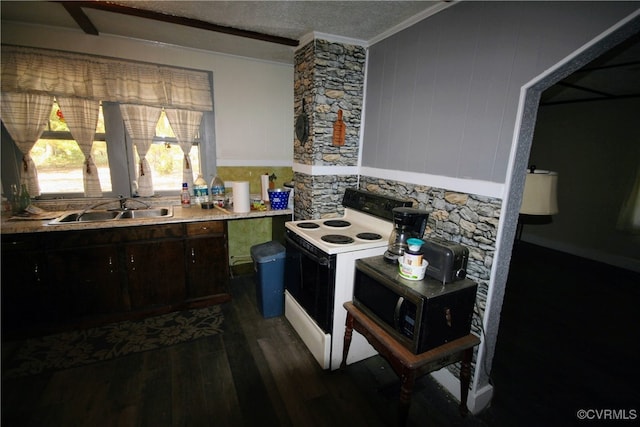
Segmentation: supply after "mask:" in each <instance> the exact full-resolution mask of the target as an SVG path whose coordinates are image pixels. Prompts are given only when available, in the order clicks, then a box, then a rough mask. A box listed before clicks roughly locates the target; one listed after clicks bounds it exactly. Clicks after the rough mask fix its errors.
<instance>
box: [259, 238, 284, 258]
mask: <svg viewBox="0 0 640 427" xmlns="http://www.w3.org/2000/svg"><path fill="white" fill-rule="evenodd" d="M285 255H286V249H285V248H284V246H282V244H281V243H280V242H277V241H275V240H272V241H270V242H266V243H260V244H259V245H254V246H251V258H253V260H254V261H255V262H257V263H264V262H269V261H275V260H277V259H282V258H284V257H285Z"/></svg>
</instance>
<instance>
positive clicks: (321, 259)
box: [285, 236, 330, 266]
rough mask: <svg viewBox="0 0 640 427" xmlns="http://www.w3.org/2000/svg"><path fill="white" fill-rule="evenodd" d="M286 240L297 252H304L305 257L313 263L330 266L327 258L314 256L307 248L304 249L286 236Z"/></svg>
mask: <svg viewBox="0 0 640 427" xmlns="http://www.w3.org/2000/svg"><path fill="white" fill-rule="evenodd" d="M285 239H286V240H287V243H289V244H291V246H293V247H295V248H296V249H297V250H299V251H300V252H302V253H303V254H304V255H305V256H307V257H309V258H311V259H312V260H313V262H315V263H317V264H320V265H322V266H327V265H329V264H330V262H329V259H328V258H327V257H318V256H316V255H314V254H312V253H311V252H309V251H308V250H306V249H305V248H303V247H302V246H300V245H299V244H297V243H296V242H294V241H293V240H291V239H290V238H289V236H285Z"/></svg>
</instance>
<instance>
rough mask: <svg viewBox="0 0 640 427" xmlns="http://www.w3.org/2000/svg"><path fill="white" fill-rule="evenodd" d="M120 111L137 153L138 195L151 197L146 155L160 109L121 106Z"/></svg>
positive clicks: (151, 183) (149, 173) (150, 179)
mask: <svg viewBox="0 0 640 427" xmlns="http://www.w3.org/2000/svg"><path fill="white" fill-rule="evenodd" d="M120 111H121V112H122V118H123V120H124V125H125V127H126V129H127V132H128V133H129V136H130V137H131V140H132V141H133V144H134V145H135V147H136V150H137V151H138V157H140V163H139V165H138V195H140V196H141V197H151V196H153V178H152V176H151V168H150V167H149V162H147V159H146V155H147V152H148V151H149V147H151V144H152V142H153V137H154V136H155V134H156V125H157V124H158V120H159V119H160V113H162V109H161V108H157V107H149V106H145V105H132V104H121V105H120Z"/></svg>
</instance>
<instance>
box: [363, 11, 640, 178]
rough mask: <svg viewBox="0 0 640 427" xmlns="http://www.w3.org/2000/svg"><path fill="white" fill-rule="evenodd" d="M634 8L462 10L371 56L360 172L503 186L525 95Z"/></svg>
mask: <svg viewBox="0 0 640 427" xmlns="http://www.w3.org/2000/svg"><path fill="white" fill-rule="evenodd" d="M637 8H638V3H634V2H615V3H614V2H484V1H483V2H461V3H459V4H457V5H454V6H453V7H450V8H449V9H447V10H445V11H443V12H440V13H438V14H436V15H434V16H432V17H430V18H428V19H425V20H423V21H421V22H419V23H418V24H416V25H413V26H412V27H410V28H408V29H406V30H404V31H402V32H400V33H398V34H396V35H394V36H392V37H389V38H387V39H385V40H383V41H381V42H379V43H377V44H376V45H374V46H372V47H371V48H370V54H369V65H368V76H367V79H368V82H367V91H366V93H367V95H366V96H367V98H366V109H365V126H364V136H363V151H362V165H363V166H366V167H373V168H381V169H391V170H401V171H410V172H420V173H429V174H433V175H443V176H450V177H456V178H470V179H477V180H484V181H491V182H498V183H504V182H506V180H507V166H508V160H509V155H510V151H511V147H512V144H513V138H514V127H515V123H516V112H517V107H518V100H519V98H520V88H521V87H522V86H523V85H524V84H525V83H527V82H529V81H530V80H531V79H532V78H534V77H535V76H537V75H539V74H540V73H542V72H543V71H544V70H546V69H547V68H549V67H551V66H553V65H554V64H556V63H558V62H560V61H561V60H562V59H563V58H565V57H566V56H567V55H569V54H571V53H572V52H574V51H575V50H576V49H577V48H579V47H581V46H582V45H584V44H585V43H587V42H589V41H590V40H592V39H593V38H594V37H595V36H596V35H598V34H599V33H601V32H602V31H604V30H606V29H607V28H608V27H609V26H610V25H612V24H613V23H615V22H617V21H619V20H620V19H622V18H623V17H625V16H626V15H628V14H630V13H631V12H632V11H634V10H636V9H637Z"/></svg>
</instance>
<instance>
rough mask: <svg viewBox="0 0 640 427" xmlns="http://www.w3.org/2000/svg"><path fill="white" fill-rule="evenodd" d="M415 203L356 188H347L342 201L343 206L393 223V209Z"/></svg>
mask: <svg viewBox="0 0 640 427" xmlns="http://www.w3.org/2000/svg"><path fill="white" fill-rule="evenodd" d="M412 205H413V203H412V202H411V201H408V200H400V199H396V198H393V197H389V196H383V195H381V194H376V193H371V192H369V191H364V190H356V189H355V188H347V189H346V190H345V192H344V198H343V199H342V206H344V207H345V208H351V209H354V210H357V211H360V212H365V213H367V214H369V215H373V216H376V217H378V218H383V219H386V220H389V221H393V208H398V207H411V206H412Z"/></svg>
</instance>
